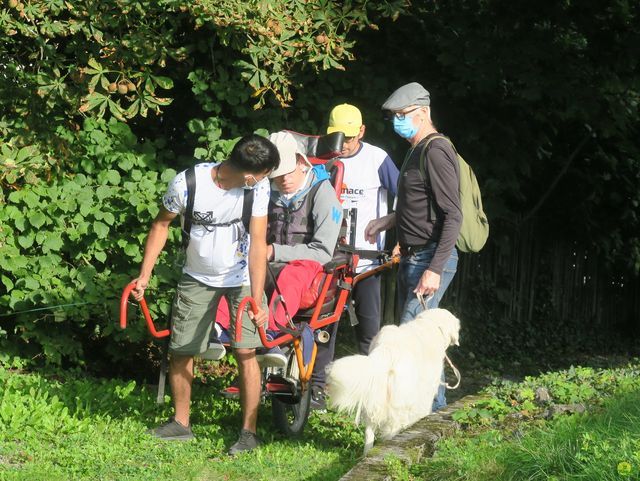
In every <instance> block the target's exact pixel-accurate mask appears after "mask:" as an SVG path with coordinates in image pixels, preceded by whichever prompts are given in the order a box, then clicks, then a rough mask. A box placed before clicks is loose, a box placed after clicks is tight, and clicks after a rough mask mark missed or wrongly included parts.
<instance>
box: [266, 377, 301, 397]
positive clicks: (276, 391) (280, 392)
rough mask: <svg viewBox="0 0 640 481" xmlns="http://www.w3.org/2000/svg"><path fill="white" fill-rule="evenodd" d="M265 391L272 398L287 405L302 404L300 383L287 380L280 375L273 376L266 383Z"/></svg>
mask: <svg viewBox="0 0 640 481" xmlns="http://www.w3.org/2000/svg"><path fill="white" fill-rule="evenodd" d="M265 389H266V391H267V393H269V394H270V395H271V396H273V397H275V398H277V399H278V400H279V401H281V402H283V403H287V404H297V403H299V402H300V397H301V395H302V390H301V389H300V384H299V382H298V381H294V380H292V379H289V378H286V377H284V376H282V375H280V374H272V375H270V376H269V378H268V379H267V382H266V386H265Z"/></svg>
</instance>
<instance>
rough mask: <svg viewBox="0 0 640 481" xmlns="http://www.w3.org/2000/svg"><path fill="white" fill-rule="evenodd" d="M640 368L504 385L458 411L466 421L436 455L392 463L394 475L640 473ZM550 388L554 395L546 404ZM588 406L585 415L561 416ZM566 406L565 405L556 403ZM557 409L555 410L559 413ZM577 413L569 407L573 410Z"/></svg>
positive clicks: (567, 478) (597, 476)
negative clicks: (538, 394) (540, 393)
mask: <svg viewBox="0 0 640 481" xmlns="http://www.w3.org/2000/svg"><path fill="white" fill-rule="evenodd" d="M638 373H639V366H638V365H637V364H636V365H629V366H627V367H626V368H621V369H613V370H594V369H590V368H572V369H569V370H567V371H561V372H555V373H549V374H546V375H543V376H539V377H536V378H533V377H529V378H526V379H525V381H524V382H522V383H503V384H502V385H496V386H493V387H492V388H490V389H488V390H487V391H488V392H489V393H490V394H491V398H490V399H489V400H487V401H485V402H481V403H477V404H476V405H473V406H470V407H468V408H467V409H465V410H462V411H459V412H458V413H456V415H455V417H457V418H458V420H459V421H460V422H461V423H462V424H463V425H464V426H465V427H466V429H465V430H464V431H463V432H461V433H460V434H459V435H457V436H455V437H453V438H450V439H447V440H444V441H442V442H441V443H439V445H438V451H437V452H436V454H435V456H434V457H433V458H431V459H426V460H423V461H421V462H419V463H416V464H413V465H411V466H406V465H405V466H402V465H400V464H399V463H398V460H396V459H390V460H389V462H388V471H389V474H390V477H391V478H392V479H396V480H399V479H403V480H414V479H429V480H436V481H452V480H460V481H461V480H465V481H488V480H492V481H493V480H495V481H502V480H505V481H506V480H509V481H511V480H514V481H515V480H518V481H520V480H532V481H533V480H540V481H542V480H550V481H560V480H562V481H573V480H575V481H577V480H580V481H607V480H623V479H630V480H634V481H635V480H638V479H640V376H638ZM540 388H544V389H545V390H547V392H548V393H549V394H550V396H551V397H550V399H549V400H546V401H544V402H541V401H540V400H539V399H537V397H536V391H537V390H539V389H540ZM582 405H586V406H587V407H588V409H587V412H585V413H582V414H569V415H567V414H556V415H555V416H554V415H553V413H554V412H566V411H564V408H567V407H572V408H577V407H579V406H582ZM560 407H562V408H563V409H558V408H560ZM554 408H555V411H554ZM569 411H571V409H570V410H569Z"/></svg>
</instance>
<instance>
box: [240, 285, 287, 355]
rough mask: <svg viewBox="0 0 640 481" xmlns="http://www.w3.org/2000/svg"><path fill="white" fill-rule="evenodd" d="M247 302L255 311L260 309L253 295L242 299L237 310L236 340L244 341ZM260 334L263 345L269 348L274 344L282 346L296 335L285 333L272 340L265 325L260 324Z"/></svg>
mask: <svg viewBox="0 0 640 481" xmlns="http://www.w3.org/2000/svg"><path fill="white" fill-rule="evenodd" d="M247 304H251V306H250V307H251V310H252V311H253V312H254V313H255V312H257V311H258V304H257V303H256V301H255V299H254V298H253V297H251V296H247V297H245V298H244V299H242V301H240V304H239V305H238V310H237V311H236V333H235V340H236V342H240V341H242V314H244V311H245V309H246V306H247ZM258 334H259V336H260V341H262V345H263V346H264V347H266V348H269V349H270V348H272V347H274V346H280V345H282V344H284V343H286V342H289V341H291V340H292V339H294V337H293V336H292V335H291V334H285V335H281V336H278V337H277V338H276V339H274V340H273V341H271V340H269V339H267V333H266V332H265V329H264V327H263V326H260V327H259V328H258Z"/></svg>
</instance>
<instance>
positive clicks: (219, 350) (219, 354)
mask: <svg viewBox="0 0 640 481" xmlns="http://www.w3.org/2000/svg"><path fill="white" fill-rule="evenodd" d="M226 353H227V350H226V349H225V347H224V346H223V345H222V343H221V342H220V341H218V340H215V341H209V347H208V348H207V350H206V351H204V352H203V353H202V354H200V357H201V358H202V359H207V360H209V361H219V360H220V359H222V358H223V357H224V355H225V354H226Z"/></svg>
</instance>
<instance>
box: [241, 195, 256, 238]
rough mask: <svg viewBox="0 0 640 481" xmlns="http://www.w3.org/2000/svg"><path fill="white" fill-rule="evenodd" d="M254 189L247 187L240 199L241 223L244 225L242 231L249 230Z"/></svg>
mask: <svg viewBox="0 0 640 481" xmlns="http://www.w3.org/2000/svg"><path fill="white" fill-rule="evenodd" d="M253 194H254V189H247V190H245V191H244V197H243V199H242V217H241V220H242V225H244V231H245V232H249V223H250V222H251V211H252V210H253V197H254V195H253Z"/></svg>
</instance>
